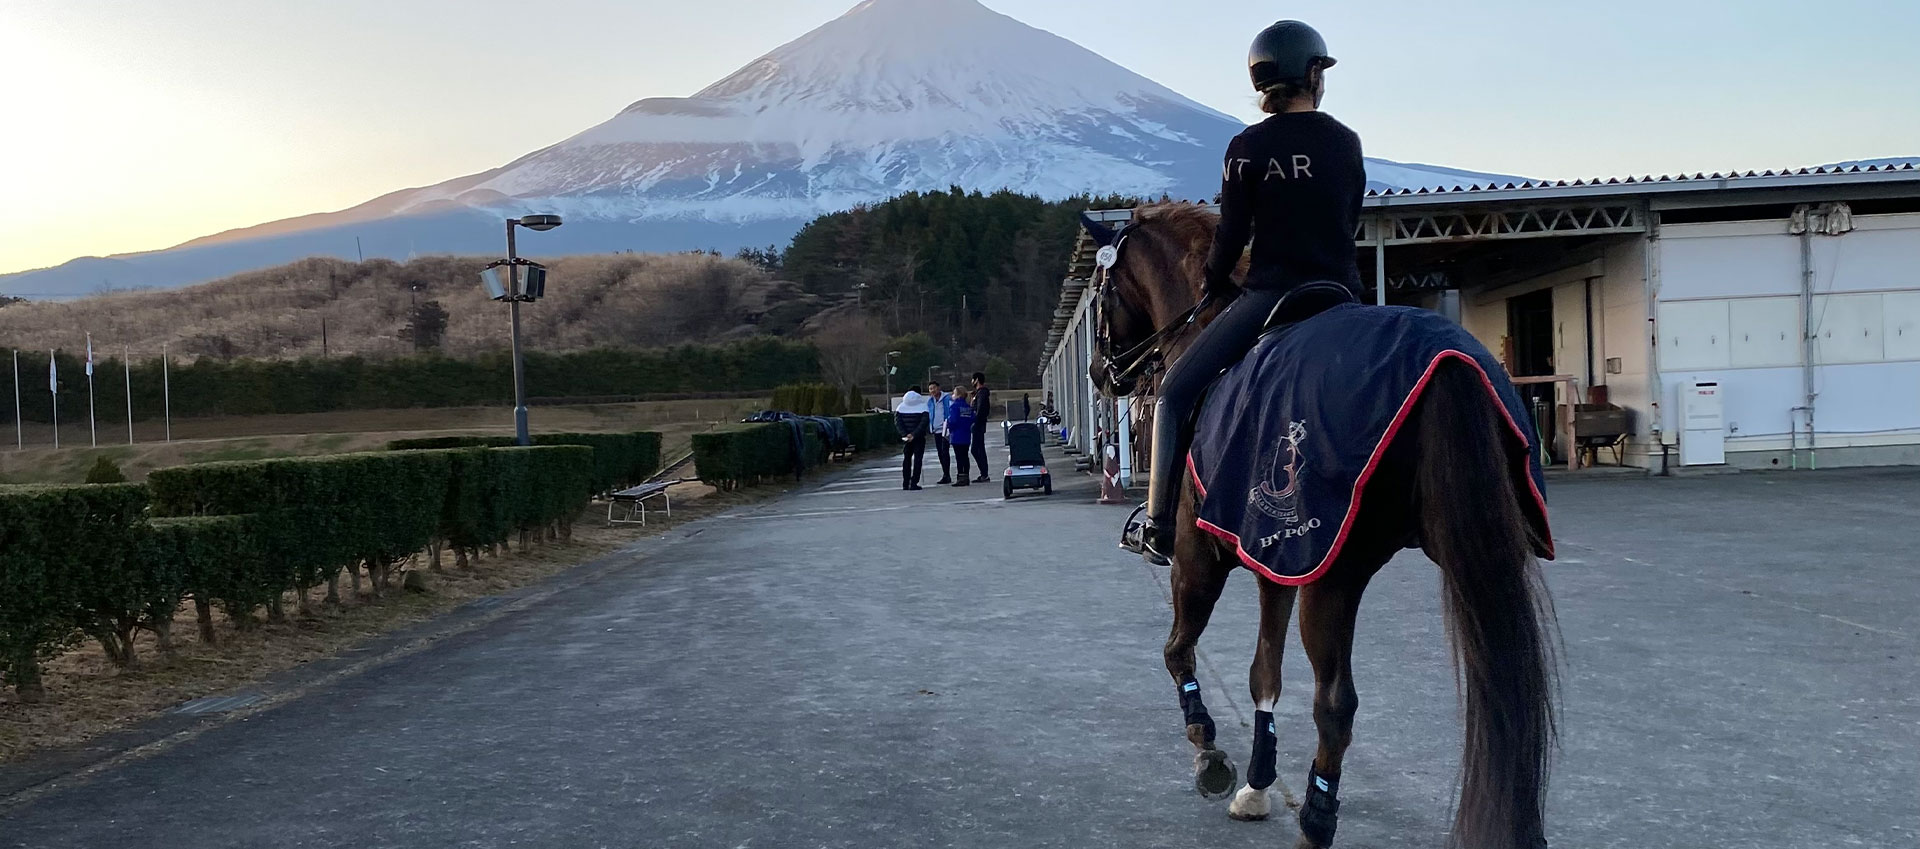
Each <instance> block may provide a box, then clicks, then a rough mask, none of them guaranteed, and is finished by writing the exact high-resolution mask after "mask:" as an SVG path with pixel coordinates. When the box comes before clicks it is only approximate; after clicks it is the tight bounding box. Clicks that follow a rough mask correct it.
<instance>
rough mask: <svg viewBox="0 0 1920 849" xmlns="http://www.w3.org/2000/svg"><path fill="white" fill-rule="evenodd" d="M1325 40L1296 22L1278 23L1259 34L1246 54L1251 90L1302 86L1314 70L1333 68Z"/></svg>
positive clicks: (1311, 28)
mask: <svg viewBox="0 0 1920 849" xmlns="http://www.w3.org/2000/svg"><path fill="white" fill-rule="evenodd" d="M1333 61H1334V60H1333V57H1332V56H1328V55H1327V40H1326V39H1324V38H1321V37H1320V33H1319V32H1318V31H1316V30H1315V29H1314V28H1313V27H1310V26H1307V25H1306V24H1303V23H1301V22H1299V21H1281V22H1279V23H1277V24H1274V25H1273V26H1270V27H1267V28H1266V29H1264V30H1261V31H1260V34H1259V35H1258V36H1255V37H1254V39H1253V48H1252V49H1251V50H1249V51H1247V70H1248V72H1249V73H1251V74H1252V75H1253V90H1254V91H1260V92H1264V91H1266V90H1267V89H1268V88H1271V87H1273V86H1274V85H1277V84H1279V83H1304V82H1306V81H1307V77H1308V76H1310V75H1311V74H1312V73H1313V69H1314V68H1331V67H1333Z"/></svg>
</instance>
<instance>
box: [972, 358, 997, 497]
mask: <svg viewBox="0 0 1920 849" xmlns="http://www.w3.org/2000/svg"><path fill="white" fill-rule="evenodd" d="M972 403H973V433H972V434H970V438H971V439H972V441H973V462H974V464H975V465H977V466H979V467H980V476H979V477H977V478H974V479H973V482H974V483H992V482H993V478H991V477H988V476H987V420H988V419H991V418H993V390H992V389H989V388H987V375H986V373H985V372H978V371H976V372H974V373H973V402H972Z"/></svg>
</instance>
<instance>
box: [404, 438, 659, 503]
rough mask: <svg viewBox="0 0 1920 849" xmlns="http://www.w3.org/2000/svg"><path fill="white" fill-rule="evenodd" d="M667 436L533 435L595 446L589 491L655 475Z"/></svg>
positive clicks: (472, 442)
mask: <svg viewBox="0 0 1920 849" xmlns="http://www.w3.org/2000/svg"><path fill="white" fill-rule="evenodd" d="M662 442H663V439H662V437H661V435H660V434H659V433H658V432H655V431H639V432H636V433H543V434H537V435H535V436H534V437H533V444H535V445H585V446H587V447H589V448H592V449H593V474H592V476H591V478H590V479H589V481H588V483H587V487H588V488H587V494H588V495H599V494H601V493H606V492H613V491H615V490H619V489H625V488H627V487H630V486H634V485H637V484H640V483H644V482H645V481H646V480H647V478H649V477H652V476H653V473H654V472H657V471H659V470H660V450H661V444H662ZM513 445H514V440H513V438H512V437H506V436H442V437H433V438H428V439H398V440H394V441H393V442H389V443H387V449H388V450H390V451H432V450H444V449H450V448H508V447H512V446H513Z"/></svg>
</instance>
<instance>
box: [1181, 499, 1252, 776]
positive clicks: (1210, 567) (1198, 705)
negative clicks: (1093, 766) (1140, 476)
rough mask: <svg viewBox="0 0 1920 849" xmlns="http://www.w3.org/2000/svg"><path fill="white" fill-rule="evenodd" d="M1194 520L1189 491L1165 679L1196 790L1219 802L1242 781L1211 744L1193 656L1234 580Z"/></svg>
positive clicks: (1210, 727)
mask: <svg viewBox="0 0 1920 849" xmlns="http://www.w3.org/2000/svg"><path fill="white" fill-rule="evenodd" d="M1193 518H1194V512H1193V490H1192V487H1191V486H1189V487H1187V492H1186V493H1185V495H1184V496H1182V498H1181V500H1180V514H1179V523H1178V525H1177V527H1178V528H1180V531H1179V533H1178V536H1177V537H1176V538H1175V542H1174V554H1173V574H1172V577H1171V581H1170V583H1171V585H1172V590H1173V630H1172V632H1171V633H1169V634H1168V635H1167V645H1166V660H1167V673H1168V674H1170V675H1172V676H1173V683H1174V686H1175V687H1176V688H1178V690H1179V694H1180V711H1181V713H1182V714H1184V715H1185V717H1186V725H1187V740H1188V741H1189V742H1191V743H1193V747H1194V750H1195V752H1196V754H1195V755H1194V762H1193V782H1194V788H1195V789H1197V790H1199V791H1200V794H1201V795H1202V796H1205V797H1207V798H1209V799H1218V798H1223V797H1225V796H1226V795H1227V794H1228V793H1232V792H1233V785H1234V783H1235V781H1236V780H1237V779H1238V776H1237V775H1235V773H1234V769H1233V761H1232V760H1231V759H1230V758H1228V757H1227V754H1226V753H1225V752H1223V751H1221V750H1220V749H1219V748H1218V747H1216V746H1215V745H1214V744H1213V739H1214V724H1213V717H1212V716H1211V715H1210V714H1208V713H1207V705H1206V702H1205V701H1203V700H1202V699H1201V697H1200V680H1199V678H1198V677H1197V676H1196V675H1195V673H1196V672H1197V671H1198V668H1197V667H1198V664H1197V661H1196V660H1195V657H1194V650H1195V647H1196V646H1198V645H1199V642H1200V633H1201V632H1202V631H1205V630H1206V629H1207V620H1209V619H1211V618H1213V605H1214V603H1215V602H1217V601H1219V600H1220V592H1221V590H1222V589H1224V588H1225V587H1226V585H1227V578H1228V576H1230V575H1232V574H1233V564H1232V563H1231V562H1229V561H1228V560H1227V559H1226V557H1225V556H1224V555H1223V553H1222V552H1221V550H1220V546H1219V545H1218V544H1217V543H1215V542H1214V541H1213V540H1212V539H1210V538H1207V537H1205V536H1204V535H1203V534H1201V532H1200V531H1199V529H1197V528H1196V527H1194V522H1193Z"/></svg>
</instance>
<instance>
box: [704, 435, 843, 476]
mask: <svg viewBox="0 0 1920 849" xmlns="http://www.w3.org/2000/svg"><path fill="white" fill-rule="evenodd" d="M799 424H800V426H801V440H800V445H799V446H798V453H796V446H795V445H794V423H792V422H769V423H764V424H750V425H746V426H744V427H738V428H733V429H731V430H722V431H715V432H712V433H696V434H694V435H693V465H694V468H696V469H698V470H699V472H700V479H701V480H703V481H706V482H707V483H709V484H712V485H713V486H715V487H718V488H720V489H738V488H739V487H742V486H752V485H754V484H757V483H760V482H762V481H764V480H766V479H768V478H772V477H775V476H778V475H786V474H791V475H794V476H795V477H796V478H797V477H800V476H803V475H804V474H805V473H806V470H807V468H808V467H810V466H817V465H821V464H823V463H825V462H827V457H828V453H829V448H828V446H827V443H826V440H824V439H822V438H821V436H820V426H819V425H816V424H814V423H812V422H800V423H799Z"/></svg>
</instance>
